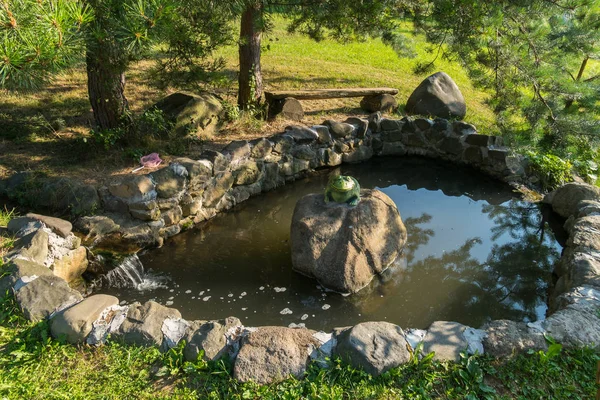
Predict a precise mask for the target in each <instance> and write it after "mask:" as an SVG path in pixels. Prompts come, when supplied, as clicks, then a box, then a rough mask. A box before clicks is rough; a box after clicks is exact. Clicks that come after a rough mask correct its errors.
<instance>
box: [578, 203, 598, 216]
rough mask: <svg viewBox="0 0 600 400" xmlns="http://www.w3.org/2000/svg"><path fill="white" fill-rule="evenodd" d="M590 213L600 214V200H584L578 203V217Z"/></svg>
mask: <svg viewBox="0 0 600 400" xmlns="http://www.w3.org/2000/svg"><path fill="white" fill-rule="evenodd" d="M588 215H600V202H598V201H593V200H582V201H580V202H579V204H578V210H577V215H576V217H577V218H582V217H587V216H588Z"/></svg>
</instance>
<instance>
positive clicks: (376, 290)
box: [105, 158, 560, 329]
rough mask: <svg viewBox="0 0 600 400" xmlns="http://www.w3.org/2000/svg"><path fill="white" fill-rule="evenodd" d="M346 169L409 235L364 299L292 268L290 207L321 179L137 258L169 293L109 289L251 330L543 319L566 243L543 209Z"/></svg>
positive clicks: (363, 168) (445, 168)
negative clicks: (231, 318) (378, 196)
mask: <svg viewBox="0 0 600 400" xmlns="http://www.w3.org/2000/svg"><path fill="white" fill-rule="evenodd" d="M341 172H342V173H344V174H348V175H353V176H355V177H356V178H357V179H358V181H359V182H360V184H361V186H362V187H365V188H375V187H377V188H379V189H381V190H382V191H383V192H385V193H386V194H387V195H389V196H390V197H391V198H392V199H393V200H394V201H395V202H396V204H397V206H398V209H399V210H400V213H401V215H402V219H403V220H404V223H405V225H406V228H407V231H408V242H407V246H406V248H405V251H404V258H403V260H399V262H398V263H397V265H395V266H394V268H391V269H389V270H388V271H387V272H386V273H385V274H384V275H383V276H381V277H378V278H377V279H375V280H374V281H373V283H372V284H371V285H370V286H369V287H368V288H366V289H364V290H363V291H361V292H360V293H358V294H356V295H353V296H349V297H343V296H341V295H338V294H336V293H330V292H325V291H323V290H322V289H320V288H319V287H318V285H317V283H316V282H315V281H313V280H310V279H308V278H305V277H303V276H301V275H299V274H297V273H294V272H292V270H291V262H290V250H289V242H288V239H289V226H290V221H291V215H292V212H293V208H294V205H295V203H296V201H297V200H298V199H299V198H300V197H301V196H303V195H305V194H307V193H313V192H321V191H322V190H323V188H324V185H325V183H326V181H327V175H326V174H323V175H321V176H317V177H312V178H310V179H307V180H305V181H301V182H296V183H294V184H293V185H289V186H286V187H284V188H281V189H280V190H277V191H274V192H271V193H267V194H265V195H262V196H260V197H257V198H254V199H251V200H249V201H247V202H245V203H244V204H242V205H240V206H238V207H236V209H235V210H234V212H231V213H227V214H225V215H221V216H218V217H216V218H214V219H213V220H212V221H210V222H209V223H207V224H206V225H205V226H203V227H201V228H197V229H194V230H191V231H188V232H186V233H183V234H181V235H179V236H177V237H175V238H173V239H172V240H170V241H168V243H167V244H166V245H165V246H164V247H162V248H160V249H156V250H152V251H149V252H147V253H146V254H144V255H142V256H141V257H140V258H141V260H142V262H143V263H144V265H145V266H146V268H152V269H153V270H154V271H160V272H163V273H165V274H168V275H169V276H170V277H171V278H172V282H171V284H170V285H169V288H167V289H158V290H155V291H152V292H145V293H139V292H132V291H129V292H124V291H123V290H112V291H111V290H105V292H112V293H114V294H116V295H118V296H119V298H121V299H124V300H127V301H133V300H138V301H144V300H147V299H155V300H156V301H159V302H160V303H162V304H167V305H170V306H173V307H177V308H178V309H179V310H180V311H181V312H182V314H183V316H184V318H187V319H212V318H223V317H226V316H228V315H235V316H238V317H239V318H241V319H242V321H243V322H244V323H245V324H246V325H255V326H256V325H268V324H278V325H280V324H284V325H288V324H290V323H305V324H306V326H307V327H310V328H313V329H330V328H332V327H335V326H345V325H352V324H356V323H358V322H360V321H368V320H387V321H390V322H394V323H397V324H399V325H400V326H402V327H414V328H426V327H427V326H428V325H429V324H430V323H431V322H433V321H434V320H454V321H458V322H462V323H464V324H468V325H471V326H474V327H479V326H480V325H481V324H482V323H484V322H486V321H488V320H491V319H499V318H509V319H514V320H522V321H534V320H537V319H539V318H543V316H544V314H545V311H546V301H545V298H546V291H547V286H548V283H549V282H550V273H551V271H552V266H553V264H554V262H555V261H556V260H557V259H558V258H559V256H560V246H559V245H558V244H557V242H556V240H555V239H554V236H553V234H552V232H551V231H550V230H549V229H548V228H547V224H546V223H545V222H543V218H542V213H541V212H540V209H539V207H538V206H537V205H535V204H531V203H528V202H525V201H521V200H518V199H517V198H516V196H515V194H513V193H512V192H511V189H510V188H509V187H508V186H506V185H504V184H502V183H499V182H497V181H495V180H492V179H490V178H488V177H486V176H484V175H481V174H479V173H477V172H476V171H473V170H471V169H467V168H461V167H457V166H455V165H452V164H446V163H438V162H433V161H431V160H423V159H417V158H415V159H413V158H405V159H396V158H394V159H378V160H374V161H372V162H369V163H365V164H359V165H352V166H343V167H342V168H341ZM282 288H285V291H282ZM208 296H210V298H207V297H208ZM286 309H289V310H290V311H291V313H286V312H287V310H286ZM282 311H284V313H283V314H282V313H281V312H282Z"/></svg>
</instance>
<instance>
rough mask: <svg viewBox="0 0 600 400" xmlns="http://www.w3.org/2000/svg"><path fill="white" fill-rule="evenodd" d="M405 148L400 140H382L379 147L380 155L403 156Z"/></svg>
mask: <svg viewBox="0 0 600 400" xmlns="http://www.w3.org/2000/svg"><path fill="white" fill-rule="evenodd" d="M405 154H406V148H405V147H404V145H403V144H402V143H401V142H384V143H383V147H382V149H381V155H382V156H403V155H405Z"/></svg>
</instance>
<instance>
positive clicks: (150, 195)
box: [108, 175, 156, 204]
mask: <svg viewBox="0 0 600 400" xmlns="http://www.w3.org/2000/svg"><path fill="white" fill-rule="evenodd" d="M108 191H109V192H110V194H112V195H113V196H115V197H117V198H119V199H121V200H123V201H124V202H125V203H127V204H129V203H139V202H142V201H148V200H154V199H155V198H156V190H154V183H152V180H151V179H150V178H149V177H148V176H146V175H121V176H118V177H116V178H115V180H113V182H111V183H110V184H109V185H108Z"/></svg>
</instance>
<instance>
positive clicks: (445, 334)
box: [0, 113, 600, 383]
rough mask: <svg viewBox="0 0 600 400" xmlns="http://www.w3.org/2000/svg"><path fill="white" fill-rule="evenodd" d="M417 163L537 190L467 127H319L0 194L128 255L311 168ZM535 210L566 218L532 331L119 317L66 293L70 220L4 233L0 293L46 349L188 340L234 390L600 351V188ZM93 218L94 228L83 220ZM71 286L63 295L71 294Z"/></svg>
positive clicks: (503, 323)
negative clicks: (448, 363)
mask: <svg viewBox="0 0 600 400" xmlns="http://www.w3.org/2000/svg"><path fill="white" fill-rule="evenodd" d="M403 155H420V156H425V157H430V158H438V159H443V160H448V161H451V162H455V163H459V164H466V165H471V166H472V167H475V168H477V169H479V170H481V171H483V172H484V173H486V174H488V175H491V176H494V177H496V178H498V179H501V180H503V181H505V182H508V183H511V184H514V185H519V184H525V185H531V184H535V183H536V182H537V180H538V179H537V177H536V176H535V174H533V173H532V172H531V170H530V168H529V166H528V163H527V159H526V158H525V157H523V156H521V155H518V154H514V153H512V152H511V151H510V149H508V148H506V147H503V146H502V140H501V138H498V137H494V136H488V135H482V134H478V133H477V131H476V128H475V127H474V126H473V125H470V124H467V123H464V122H459V121H454V122H451V121H447V120H444V119H439V118H438V119H435V120H430V119H425V118H416V119H415V118H403V119H401V120H392V119H385V118H381V115H380V114H378V113H375V114H373V115H371V116H370V117H369V118H368V119H361V118H349V119H347V120H346V121H345V122H337V121H332V120H328V121H325V122H324V123H323V124H322V125H316V126H313V127H303V126H290V127H288V128H286V130H285V132H283V133H280V134H277V135H273V136H270V137H268V138H260V139H256V140H253V141H250V142H248V141H234V142H231V143H230V144H229V145H228V146H226V147H225V148H224V149H223V150H222V151H221V152H216V151H207V152H205V153H204V154H203V155H202V157H201V159H200V160H191V159H187V158H179V159H176V160H174V161H173V162H171V164H170V165H169V166H166V167H164V168H161V169H159V170H157V171H154V172H152V173H150V174H147V175H134V174H127V175H121V176H118V177H115V179H114V180H113V181H111V182H110V183H109V185H107V186H105V187H101V188H99V189H96V188H94V187H92V186H89V185H84V184H82V183H79V182H76V181H72V180H69V179H67V178H46V177H42V176H39V175H37V174H35V173H27V172H26V173H17V174H15V175H13V176H11V177H10V178H8V179H6V180H4V181H1V182H0V195H5V196H8V197H9V198H10V197H12V198H18V199H20V200H23V199H25V201H26V204H29V205H30V207H32V208H34V209H39V208H46V209H55V210H59V211H61V212H63V213H64V211H65V210H67V209H69V210H70V211H71V213H72V214H75V215H80V217H79V218H78V219H77V220H76V221H75V228H76V230H77V231H79V232H81V233H83V235H85V237H84V238H83V244H85V245H86V246H104V247H118V248H121V249H129V250H132V249H139V248H143V247H152V246H159V245H161V244H162V242H163V241H164V240H165V239H166V238H168V237H170V236H173V235H176V234H178V233H179V232H181V231H182V230H185V229H187V228H189V227H191V226H193V225H194V224H197V223H199V222H202V221H204V220H207V219H210V218H212V217H214V216H215V215H216V214H217V213H219V212H222V211H225V210H228V209H230V208H232V207H233V206H234V205H235V204H238V203H240V202H243V201H245V200H246V199H248V198H249V197H251V196H255V195H258V194H260V193H261V192H266V191H270V190H273V189H275V188H276V187H279V186H282V185H285V184H286V183H288V182H292V181H294V180H296V179H300V178H303V177H305V176H307V175H308V174H311V173H314V171H315V170H317V169H324V168H330V167H335V166H338V165H340V164H342V163H358V162H362V161H366V160H368V159H370V158H371V157H373V156H403ZM544 202H546V203H548V204H551V205H552V208H553V210H554V211H555V212H557V213H558V214H560V215H561V216H562V217H564V218H566V222H565V228H566V230H567V232H568V234H569V237H568V240H567V243H566V247H565V248H564V250H563V255H562V257H561V259H560V260H559V262H558V263H557V265H556V266H555V271H554V272H555V276H556V278H557V280H556V283H555V285H554V286H553V289H552V293H551V294H550V297H549V315H548V316H547V318H546V319H545V320H543V321H536V322H534V323H524V322H515V321H510V320H495V321H491V322H489V323H487V324H485V325H484V326H482V327H479V328H478V329H475V328H472V327H468V326H465V325H462V324H460V323H457V322H452V321H435V322H434V323H433V324H431V326H430V327H429V328H428V329H427V330H418V329H403V328H401V327H399V326H397V325H394V324H391V323H388V322H363V323H359V324H357V325H355V326H353V327H343V328H336V329H333V331H332V332H316V331H313V330H310V329H306V328H304V327H258V328H252V327H244V326H243V325H242V324H241V322H240V320H239V319H237V318H235V317H229V318H226V319H223V320H219V321H187V320H185V319H183V318H182V316H181V314H180V312H179V311H178V310H176V309H173V308H168V307H164V306H162V305H160V304H158V303H156V302H152V301H149V302H146V303H143V304H140V303H133V304H130V305H119V300H118V299H117V298H116V297H113V296H108V295H92V296H89V297H86V298H83V296H82V295H81V293H79V292H78V291H77V290H74V289H72V288H71V287H70V286H69V284H68V281H69V282H71V283H73V282H74V281H76V280H77V279H78V278H79V277H80V275H81V273H82V272H83V271H85V269H86V268H87V266H88V260H87V248H86V247H85V246H83V245H82V239H81V238H80V237H78V236H75V235H74V234H73V232H72V229H73V227H72V226H71V224H70V223H69V222H68V221H65V220H62V219H58V218H52V217H47V216H42V215H38V214H28V215H27V216H25V217H20V218H17V219H14V220H12V221H11V223H10V225H9V227H8V228H9V230H10V231H11V232H13V233H15V235H16V238H17V241H16V243H15V249H14V250H13V251H11V252H10V253H9V254H8V255H7V257H6V260H5V261H6V265H5V272H6V273H5V274H4V276H3V277H2V278H1V279H0V290H1V293H2V294H4V293H8V294H11V295H14V297H15V300H16V302H17V304H18V305H19V306H20V307H21V309H22V310H23V312H24V315H25V317H26V318H28V319H30V320H32V321H37V320H43V319H48V320H49V324H50V330H51V333H52V335H53V336H54V337H64V338H65V339H66V340H67V341H68V342H70V343H87V344H90V345H98V344H102V343H103V342H104V341H105V340H106V338H107V336H108V335H110V337H111V338H112V339H113V340H120V341H123V342H125V343H129V344H134V345H143V346H159V347H160V348H161V349H163V350H167V349H169V348H171V347H174V346H176V345H177V344H178V343H179V342H180V341H181V340H185V341H186V345H185V348H184V355H185V358H186V359H188V360H195V359H197V357H198V356H199V355H200V354H202V356H203V357H204V358H205V359H207V360H214V359H218V358H219V357H222V356H223V355H225V354H229V355H230V356H231V357H232V359H233V360H234V370H233V374H234V377H235V378H236V379H238V380H240V381H248V380H253V381H256V382H258V383H269V382H273V381H277V380H281V379H285V378H286V377H288V376H290V375H293V376H295V377H297V378H301V377H302V376H303V375H304V372H305V371H306V367H307V365H308V363H309V362H310V361H311V360H315V361H316V362H321V363H322V362H324V359H325V357H330V356H339V357H340V358H342V359H343V360H345V361H346V362H349V363H350V364H352V365H353V366H355V367H359V368H363V369H365V370H366V371H367V372H369V373H371V374H373V375H378V374H381V373H383V372H385V371H387V370H388V369H390V368H393V367H395V366H398V365H400V364H402V363H405V362H408V360H409V359H410V356H411V354H412V353H414V352H415V351H417V349H421V350H422V354H427V353H430V352H435V357H434V358H435V359H438V360H454V361H458V360H459V357H460V353H461V352H462V351H467V352H468V353H470V354H474V353H480V354H481V353H488V354H491V355H492V356H494V357H508V356H511V355H513V354H515V353H518V352H522V351H527V350H530V349H534V350H544V349H546V348H547V343H546V339H545V335H548V336H550V337H552V338H553V339H554V340H556V341H557V342H559V343H562V344H563V345H565V346H592V347H596V348H597V347H598V346H600V189H599V188H596V187H593V186H590V185H587V184H584V183H569V184H566V185H564V186H562V187H560V188H559V189H557V190H556V191H554V192H552V193H550V194H548V195H546V197H545V198H544ZM90 214H95V215H90ZM71 286H72V285H71Z"/></svg>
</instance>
